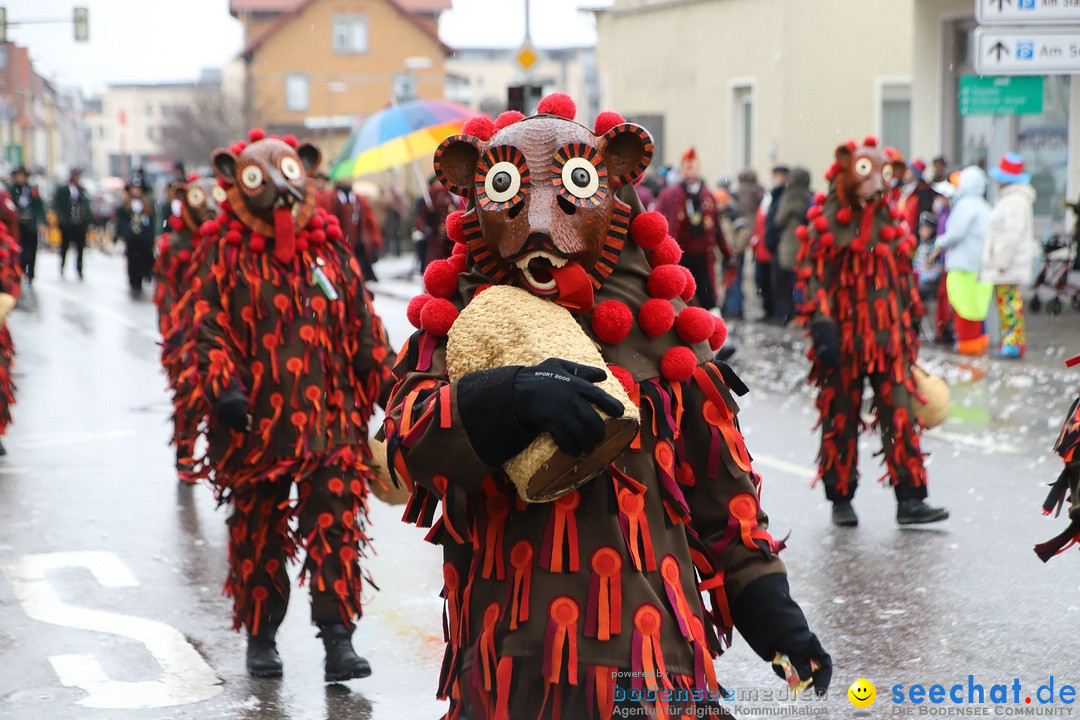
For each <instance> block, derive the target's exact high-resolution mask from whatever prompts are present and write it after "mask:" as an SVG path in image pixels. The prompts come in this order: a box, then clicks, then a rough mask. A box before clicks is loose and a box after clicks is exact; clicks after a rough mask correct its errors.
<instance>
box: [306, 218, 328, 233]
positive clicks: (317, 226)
mask: <svg viewBox="0 0 1080 720" xmlns="http://www.w3.org/2000/svg"><path fill="white" fill-rule="evenodd" d="M323 225H324V222H323V219H322V215H312V216H311V219H310V220H308V224H307V226H308V227H309V228H311V229H312V230H321V229H322V227H323Z"/></svg>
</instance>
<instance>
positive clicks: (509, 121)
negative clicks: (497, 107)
mask: <svg viewBox="0 0 1080 720" xmlns="http://www.w3.org/2000/svg"><path fill="white" fill-rule="evenodd" d="M524 119H525V116H524V115H522V114H521V113H519V112H518V111H517V110H507V111H506V112H504V113H499V117H497V118H495V131H496V132H498V131H499V130H502V129H503V128H504V127H507V126H509V125H513V124H514V123H516V122H518V121H519V120H524Z"/></svg>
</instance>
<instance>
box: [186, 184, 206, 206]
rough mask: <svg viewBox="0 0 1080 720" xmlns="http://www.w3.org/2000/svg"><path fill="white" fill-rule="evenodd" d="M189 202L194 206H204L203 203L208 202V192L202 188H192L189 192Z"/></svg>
mask: <svg viewBox="0 0 1080 720" xmlns="http://www.w3.org/2000/svg"><path fill="white" fill-rule="evenodd" d="M187 202H188V205H190V206H192V207H202V204H203V203H204V202H206V193H204V192H203V191H202V188H191V189H190V190H188V193H187Z"/></svg>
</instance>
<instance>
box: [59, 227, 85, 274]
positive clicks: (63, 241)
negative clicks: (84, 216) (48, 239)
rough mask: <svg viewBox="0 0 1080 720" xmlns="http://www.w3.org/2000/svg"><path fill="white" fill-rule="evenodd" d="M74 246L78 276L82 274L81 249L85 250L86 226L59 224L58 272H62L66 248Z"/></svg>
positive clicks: (65, 260) (65, 259) (65, 258)
mask: <svg viewBox="0 0 1080 720" xmlns="http://www.w3.org/2000/svg"><path fill="white" fill-rule="evenodd" d="M72 245H74V246H75V270H76V271H78V273H79V277H82V274H83V263H82V259H83V251H84V250H86V226H85V225H61V226H60V274H61V275H63V274H64V265H65V264H66V263H67V254H68V248H70V247H71V246H72Z"/></svg>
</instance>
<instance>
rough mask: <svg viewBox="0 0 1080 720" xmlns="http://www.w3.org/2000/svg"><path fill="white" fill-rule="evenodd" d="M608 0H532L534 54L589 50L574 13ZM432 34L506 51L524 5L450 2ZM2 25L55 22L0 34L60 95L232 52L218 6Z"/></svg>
mask: <svg viewBox="0 0 1080 720" xmlns="http://www.w3.org/2000/svg"><path fill="white" fill-rule="evenodd" d="M610 1H611V0H587V1H585V0H533V2H532V37H533V42H534V44H535V45H537V46H538V47H552V46H568V45H579V44H588V43H590V42H593V41H594V40H595V37H596V35H595V30H594V23H593V19H592V16H591V15H590V14H587V13H586V14H583V13H580V12H578V11H577V7H578V6H579V5H583V6H587V7H596V6H598V5H608V4H610ZM453 3H454V7H453V9H452V10H450V11H447V12H445V13H443V18H442V23H441V27H440V34H441V36H442V39H443V41H444V42H446V43H447V44H448V45H450V46H451V47H454V46H459V47H477V46H506V47H516V46H517V45H518V44H519V43H520V42H521V41H522V40H523V39H524V37H525V12H524V0H453ZM2 4H3V5H5V6H6V7H7V17H8V22H9V23H18V22H19V21H27V20H53V19H55V20H63V21H64V22H62V23H55V24H40V25H38V24H33V25H23V26H17V27H9V28H8V39H9V40H13V41H14V42H17V43H19V44H20V45H24V46H27V47H29V48H30V56H31V58H33V60H34V62H35V64H36V66H37V68H38V71H39V72H41V73H42V74H43V75H45V76H46V77H49V78H51V79H53V80H55V81H57V82H58V83H59V84H60V85H61V86H66V85H79V86H82V87H83V89H84V90H85V91H86V92H87V93H94V92H97V91H100V90H103V89H104V87H105V85H107V84H117V83H126V82H138V83H145V82H169V81H178V82H182V81H191V80H195V79H197V78H198V76H199V71H200V69H201V68H204V67H221V66H222V65H223V64H225V63H226V62H228V61H229V60H231V59H232V58H234V57H236V55H237V53H239V52H240V49H241V43H242V33H241V29H240V23H239V22H238V21H237V20H234V19H233V18H232V17H231V16H230V15H229V9H228V8H229V3H228V0H4V1H3V3H2ZM76 4H79V5H82V6H85V7H87V8H89V10H90V41H89V42H86V43H77V42H75V40H74V34H73V31H72V25H71V22H70V18H71V12H72V8H73V6H74V5H76Z"/></svg>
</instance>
